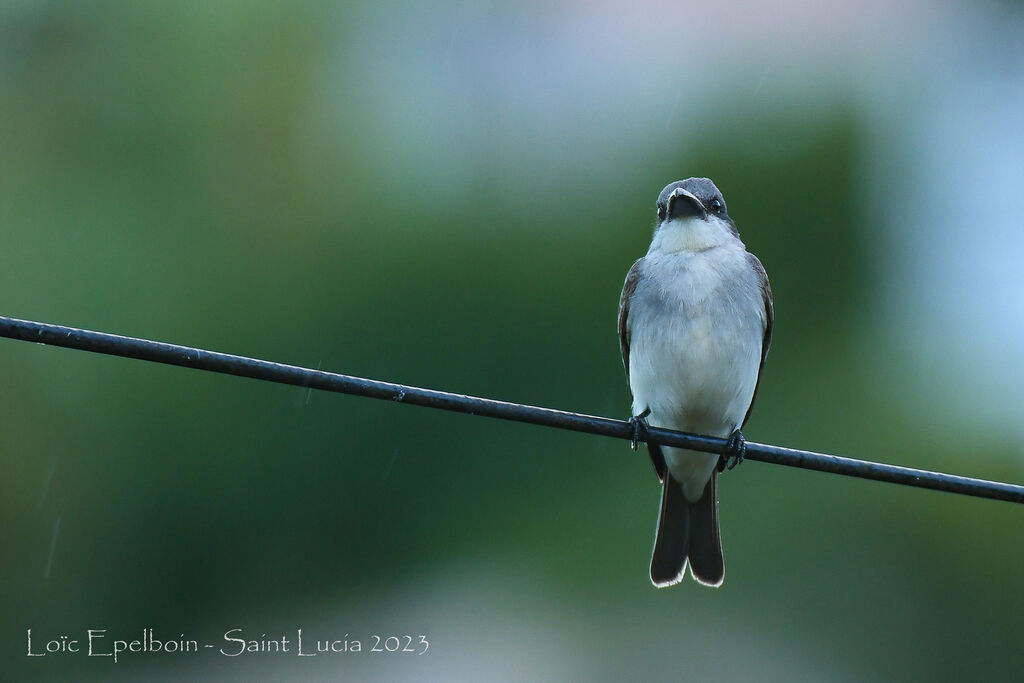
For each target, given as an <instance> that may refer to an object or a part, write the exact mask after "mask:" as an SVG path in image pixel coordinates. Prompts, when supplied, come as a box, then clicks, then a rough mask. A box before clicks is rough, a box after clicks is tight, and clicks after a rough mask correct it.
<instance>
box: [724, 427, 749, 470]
mask: <svg viewBox="0 0 1024 683" xmlns="http://www.w3.org/2000/svg"><path fill="white" fill-rule="evenodd" d="M746 455H747V441H746V439H744V438H743V432H741V431H740V430H738V429H736V430H734V431H733V433H732V435H731V436H730V437H729V441H727V442H726V444H725V450H724V451H722V455H721V457H719V459H718V471H719V472H724V471H725V470H731V469H732V468H733V467H736V465H739V464H740V463H741V462H743V459H744V458H745V457H746Z"/></svg>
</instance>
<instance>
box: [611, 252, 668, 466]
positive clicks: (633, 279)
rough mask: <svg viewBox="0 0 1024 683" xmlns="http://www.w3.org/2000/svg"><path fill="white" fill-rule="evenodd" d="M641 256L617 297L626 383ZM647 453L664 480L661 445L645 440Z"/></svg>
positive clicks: (663, 459) (620, 346)
mask: <svg viewBox="0 0 1024 683" xmlns="http://www.w3.org/2000/svg"><path fill="white" fill-rule="evenodd" d="M641 261H643V259H642V258H639V259H637V260H636V262H635V263H633V267H632V268H630V269H629V274H628V275H626V282H625V284H623V285H622V296H620V297H619V351H621V352H622V367H623V368H624V369H625V370H626V383H627V384H628V383H629V303H630V300H631V299H632V298H633V293H634V292H635V291H636V284H637V282H639V281H640V262H641ZM629 394H630V396H631V397H632V395H633V389H632V387H630V390H629ZM647 453H648V455H650V456H651V465H653V466H654V473H655V474H657V475H658V481H665V456H664V455H662V452H661V446H659V445H658V444H656V443H651V442H647Z"/></svg>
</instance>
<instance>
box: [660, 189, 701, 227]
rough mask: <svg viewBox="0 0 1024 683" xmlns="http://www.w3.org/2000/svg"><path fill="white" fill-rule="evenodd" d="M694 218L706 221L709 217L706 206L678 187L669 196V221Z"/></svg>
mask: <svg viewBox="0 0 1024 683" xmlns="http://www.w3.org/2000/svg"><path fill="white" fill-rule="evenodd" d="M694 216H695V217H697V218H700V219H705V218H707V217H708V212H707V211H705V210H704V205H703V204H701V203H700V200H699V199H697V198H696V197H695V196H693V195H692V194H690V193H689V192H687V191H686V190H684V189H683V188H681V187H677V188H676V189H675V190H673V191H672V194H670V195H669V196H668V217H669V219H670V220H671V219H673V218H690V217H694Z"/></svg>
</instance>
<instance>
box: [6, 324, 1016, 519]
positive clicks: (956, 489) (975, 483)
mask: <svg viewBox="0 0 1024 683" xmlns="http://www.w3.org/2000/svg"><path fill="white" fill-rule="evenodd" d="M0 337H9V338H11V339H20V340H22V341H28V342H37V343H40V344H50V345H53V346H64V347H67V348H71V349H79V350H81V351H93V352H95V353H105V354H108V355H112V356H122V357H125V358H137V359H139V360H148V361H152V362H154V363H166V364H169V365H180V366H182V367H186V368H194V369H196V370H207V371H210V372H220V373H224V374H227V375H238V376H240V377H250V378H252V379H260V380H266V381H269V382H279V383H281V384H293V385H295V386H300V387H309V388H313V389H323V390H324V391H333V392H337V393H341V394H353V395H356V396H367V397H370V398H379V399H387V400H390V401H398V402H399V403H409V404H412V405H417V406H424V407H427V408H440V409H442V410H451V411H454V412H458V413H469V414H470V415H483V416H486V417H496V418H499V419H502V420H515V421H517V422H529V423H531V424H539V425H544V426H547V427H557V428H560V429H570V430H573V431H577V432H587V433H589V434H598V435H600V436H611V437H615V438H619V439H632V438H633V427H632V425H631V424H630V423H629V422H628V421H626V420H612V419H610V418H607V417H596V416H593V415H582V414H580V413H569V412H565V411H562V410H552V409H551V408H538V407H536V406H529V405H523V404H521V403H509V402H507V401H495V400H492V399H487V398H478V397H476V396H465V395H463V394H453V393H449V392H447V391H435V390H432V389H421V388H419V387H411V386H406V385H404V384H393V383H391V382H378V381H376V380H370V379H362V378H359V377H351V376H349V375H339V374H335V373H333V372H324V371H321V370H311V369H309V368H301V367H297V366H294V365H284V364H282V363H274V362H271V361H265V360H257V359H255V358H246V357H245V356H234V355H231V354H227V353H218V352H216V351H206V350H203V349H196V348H192V347H188V346H178V345H176V344H165V343H163V342H154V341H148V340H145V339H136V338H134V337H122V336H119V335H116V334H106V333H103V332H92V331H89V330H80V329H76V328H73V327H64V326H62V325H49V324H46V323H38V322H31V321H27V320H18V319H15V318H8V317H4V316H0ZM647 433H648V435H649V436H650V437H651V440H652V441H657V442H659V443H662V444H666V445H669V446H679V447H682V448H689V449H693V450H698V451H704V452H707V453H721V452H722V451H723V450H724V449H725V446H726V441H725V439H719V438H715V437H709V436H698V435H696V434H686V433H684V432H676V431H671V430H668V429H660V428H657V427H650V428H649V429H648V430H647ZM641 440H643V439H641ZM746 457H747V459H749V460H759V461H761V462H769V463H775V464H776V465H788V466H789V467H801V468H804V469H809V470H818V471H820V472H831V473H833V474H845V475H847V476H851V477H860V478H862V479H874V480H876V481H887V482H891V483H894V484H904V485H906V486H918V487H921V488H927V489H934V490H936V491H948V492H950V493H962V494H965V495H969V496H977V497H980V498H992V499H995V500H1005V501H1010V502H1012V503H1024V486H1018V485H1016V484H1005V483H1000V482H994V481H985V480H983V479H972V478H970V477H959V476H956V475H952V474H942V473H940V472H929V471H927V470H918V469H912V468H909V467H899V466H897V465H885V464H882V463H877V462H868V461H865V460H855V459H853V458H843V457H840V456H837V455H827V454H825V453H813V452H811V451H800V450H796V449H793V448H782V447H780V446H770V445H766V444H760V443H753V442H747V452H746Z"/></svg>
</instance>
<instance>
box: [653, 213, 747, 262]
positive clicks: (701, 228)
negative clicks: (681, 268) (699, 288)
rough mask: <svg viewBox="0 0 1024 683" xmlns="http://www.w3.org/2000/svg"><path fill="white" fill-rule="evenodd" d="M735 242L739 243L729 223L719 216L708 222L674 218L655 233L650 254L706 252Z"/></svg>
mask: <svg viewBox="0 0 1024 683" xmlns="http://www.w3.org/2000/svg"><path fill="white" fill-rule="evenodd" d="M733 240H736V241H737V242H738V241H739V239H738V238H737V237H736V236H735V235H734V234H733V233H732V230H730V228H729V225H728V223H726V222H725V221H723V220H722V219H721V218H718V217H717V216H708V218H707V220H704V219H701V218H697V217H694V216H691V217H687V218H674V219H672V220H669V221H665V222H664V223H662V224H661V225H660V226H659V227H658V229H657V230H656V231H655V233H654V237H653V239H652V240H651V248H650V250H649V251H648V253H662V254H672V253H675V252H678V251H704V250H706V249H710V248H712V247H717V246H720V245H722V244H725V243H727V242H730V241H733Z"/></svg>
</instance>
